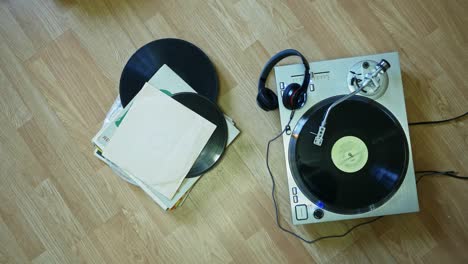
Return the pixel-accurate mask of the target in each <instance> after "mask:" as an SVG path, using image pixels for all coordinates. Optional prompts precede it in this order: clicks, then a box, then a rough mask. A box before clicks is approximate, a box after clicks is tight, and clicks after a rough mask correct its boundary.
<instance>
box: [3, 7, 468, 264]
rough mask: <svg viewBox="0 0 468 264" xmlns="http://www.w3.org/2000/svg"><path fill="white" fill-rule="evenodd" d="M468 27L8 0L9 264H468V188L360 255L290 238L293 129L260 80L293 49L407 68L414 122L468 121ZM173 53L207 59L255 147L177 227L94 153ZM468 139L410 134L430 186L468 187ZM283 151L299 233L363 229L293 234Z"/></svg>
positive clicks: (365, 16)
mask: <svg viewBox="0 0 468 264" xmlns="http://www.w3.org/2000/svg"><path fill="white" fill-rule="evenodd" d="M467 13H468V2H467V1H465V0H413V1H406V0H399V1H396V0H395V1H393V0H391V1H389V0H377V1H359V0H337V1H329V0H316V1H284V2H283V1H280V0H272V1H271V0H258V1H254V0H235V1H234V0H233V1H222V0H208V1H202V0H200V1H186V0H178V1H155V0H98V1H96V0H34V1H31V0H0V66H1V67H0V122H1V126H0V159H1V163H0V175H1V176H0V262H1V263H4V262H6V263H29V262H33V263H78V262H79V263H104V262H107V263H285V262H290V263H314V262H317V263H341V262H356V263H368V262H375V263H383V262H385V263H387V262H388V263H393V262H404V263H408V262H412V263H431V262H432V263H457V262H459V263H463V262H464V263H467V262H468V251H467V250H466V246H467V245H468V232H467V228H468V184H467V183H466V182H462V181H457V180H454V179H450V178H436V177H433V178H425V179H424V180H422V181H421V183H420V184H419V186H418V192H419V199H420V206H421V212H420V213H417V214H408V215H399V216H389V217H385V218H383V219H381V220H379V221H378V222H375V223H373V224H371V225H368V226H363V227H362V228H360V229H358V230H355V231H354V232H352V233H351V234H350V235H348V236H346V237H345V238H341V239H334V240H327V241H321V242H319V243H317V244H314V245H307V244H304V243H301V242H300V241H298V240H297V239H296V238H294V237H292V236H290V235H288V234H285V233H283V232H282V231H280V230H278V229H277V228H276V227H275V221H274V210H273V207H272V204H271V198H270V191H271V189H270V188H271V183H270V179H269V176H268V175H267V171H266V168H265V166H264V164H265V160H264V159H265V146H266V142H267V140H268V139H269V138H271V137H272V136H273V135H274V134H275V133H277V132H278V131H279V130H280V126H279V118H278V112H269V113H265V112H263V111H261V110H260V109H259V108H258V107H257V106H256V103H255V95H256V85H257V84H256V81H257V76H258V74H259V72H260V70H261V68H262V66H263V64H264V62H266V60H267V59H268V58H269V57H270V56H271V55H272V54H274V53H276V52H277V51H279V50H281V49H285V48H296V49H299V50H300V51H302V52H303V53H304V54H305V55H306V57H307V58H308V59H309V60H311V61H314V60H324V59H332V58H339V57H347V56H357V55H365V54H371V53H378V52H386V51H399V52H400V56H401V68H402V71H403V82H404V87H405V95H406V104H407V105H406V107H407V111H408V117H409V120H411V121H418V120H430V119H439V118H445V117H451V116H455V115H458V114H460V113H462V112H466V111H467V107H468V105H467V99H468V98H467V97H468V80H467V78H466V76H467V73H466V72H467V69H468V26H467V25H468V16H467V15H466V14H467ZM164 37H177V38H183V39H186V40H188V41H191V42H193V43H195V44H196V45H198V46H199V47H201V48H202V49H203V50H204V51H205V52H206V53H207V54H208V55H209V57H210V58H211V59H212V60H213V62H214V63H215V65H216V68H217V70H218V72H219V76H220V80H221V92H220V96H219V104H220V105H221V107H222V109H223V110H224V111H225V112H226V114H228V115H229V116H231V117H232V118H233V119H234V120H235V121H236V123H237V126H238V127H239V128H240V130H241V131H242V133H241V135H240V137H239V138H238V139H237V140H236V141H235V142H234V144H233V145H232V146H231V147H229V148H228V151H227V153H226V155H225V157H224V160H223V161H222V163H220V164H219V166H217V167H216V169H214V170H213V171H211V172H210V173H208V174H206V175H205V177H204V178H203V179H202V180H201V181H200V182H199V184H198V185H197V186H196V188H195V190H194V191H193V192H192V193H191V196H190V198H189V199H188V200H187V201H186V203H185V204H184V206H183V207H182V208H180V209H178V210H176V211H175V212H172V213H166V212H163V211H162V210H161V209H160V208H159V207H158V206H157V205H156V204H155V203H154V202H152V201H151V200H150V198H148V197H147V196H146V195H145V194H144V193H143V192H142V191H141V190H140V189H138V188H136V187H134V186H131V185H129V184H127V183H126V182H124V181H122V180H120V179H119V178H118V177H116V176H115V175H114V174H113V173H112V171H111V170H110V169H109V168H107V167H106V166H105V165H104V164H103V163H102V162H100V161H98V160H97V159H96V158H94V157H93V155H92V147H91V143H90V139H91V138H92V136H93V135H94V134H95V133H96V132H97V131H98V129H99V127H100V125H101V122H102V120H103V118H104V116H105V113H106V112H107V110H108V108H109V107H110V105H111V104H112V102H113V100H114V99H115V97H116V96H117V93H118V84H119V78H120V74H121V71H122V68H123V66H124V65H125V62H126V61H127V60H128V58H129V57H130V55H131V54H132V53H133V52H134V51H135V50H136V49H137V48H138V47H140V46H142V45H144V44H145V43H147V42H149V41H151V40H154V39H159V38H164ZM288 62H298V61H296V60H294V59H293V60H290V61H286V62H284V63H288ZM467 125H468V123H467V122H466V120H465V121H463V122H455V123H451V124H447V125H439V126H426V127H413V128H411V140H412V149H413V155H414V162H415V167H416V169H418V170H423V169H424V170H425V169H454V170H457V171H459V172H460V173H462V174H464V175H467V174H468V155H467V147H468V129H467ZM273 149H274V151H273V154H272V159H273V161H272V163H273V164H274V165H273V171H274V172H275V176H276V179H277V181H278V185H279V186H278V198H279V202H280V211H281V214H282V217H281V219H282V222H283V223H284V224H285V225H288V226H290V227H291V228H293V229H294V230H295V231H296V232H299V233H301V234H303V235H304V236H306V237H309V238H314V237H317V236H320V235H328V234H334V233H341V232H344V231H345V230H347V229H348V228H349V227H350V226H352V225H353V224H356V223H358V222H360V221H362V220H352V221H344V222H335V223H324V224H316V225H308V226H301V227H293V226H291V225H290V224H289V222H290V214H289V206H288V192H287V184H286V177H285V164H284V158H283V151H282V145H281V143H279V142H278V143H277V144H275V146H274V148H273Z"/></svg>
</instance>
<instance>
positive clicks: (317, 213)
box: [314, 209, 324, 219]
mask: <svg viewBox="0 0 468 264" xmlns="http://www.w3.org/2000/svg"><path fill="white" fill-rule="evenodd" d="M323 215H324V212H323V210H322V209H316V210H315V211H314V217H315V219H322V217H323Z"/></svg>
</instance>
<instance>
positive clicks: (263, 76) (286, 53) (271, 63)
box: [258, 49, 310, 91]
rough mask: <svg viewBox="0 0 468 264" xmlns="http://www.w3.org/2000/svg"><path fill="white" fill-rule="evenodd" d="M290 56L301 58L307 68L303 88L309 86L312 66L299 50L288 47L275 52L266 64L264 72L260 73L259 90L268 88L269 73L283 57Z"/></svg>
mask: <svg viewBox="0 0 468 264" xmlns="http://www.w3.org/2000/svg"><path fill="white" fill-rule="evenodd" d="M289 56H298V57H300V58H301V60H302V64H304V68H305V72H304V80H303V81H302V85H301V90H302V89H306V88H307V86H308V85H309V82H310V73H309V69H310V68H309V63H308V62H307V59H306V58H305V57H304V56H303V55H302V54H301V53H300V52H299V51H297V50H295V49H286V50H283V51H280V52H278V53H277V54H275V55H274V56H273V57H271V59H269V60H268V62H267V63H266V64H265V66H264V67H263V69H262V72H261V73H260V78H259V80H258V91H260V90H261V89H264V88H266V87H265V84H266V79H267V77H268V75H269V74H270V72H271V70H272V69H273V68H274V67H275V65H276V64H277V63H278V62H280V61H281V60H282V59H284V58H287V57H289Z"/></svg>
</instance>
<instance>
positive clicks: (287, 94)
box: [257, 49, 310, 111]
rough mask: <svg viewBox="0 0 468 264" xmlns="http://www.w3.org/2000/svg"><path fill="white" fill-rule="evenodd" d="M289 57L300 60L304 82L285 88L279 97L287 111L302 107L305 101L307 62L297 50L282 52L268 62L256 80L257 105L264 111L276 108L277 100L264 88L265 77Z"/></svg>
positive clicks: (307, 80)
mask: <svg viewBox="0 0 468 264" xmlns="http://www.w3.org/2000/svg"><path fill="white" fill-rule="evenodd" d="M290 56H299V57H300V58H301V60H302V63H303V64H304V68H305V69H304V81H302V84H301V85H300V84H298V83H291V84H289V85H288V86H286V88H285V89H284V91H283V94H282V96H281V97H282V101H283V105H284V107H286V108H287V109H289V110H296V109H299V108H301V107H302V106H304V104H305V102H306V100H307V86H308V85H309V82H310V73H309V62H308V61H307V59H306V58H305V57H304V56H303V55H302V54H301V53H300V52H299V51H297V50H294V49H287V50H283V51H280V52H279V53H277V54H276V55H274V56H273V57H272V58H271V59H270V60H268V62H267V63H266V65H265V66H264V67H263V70H262V72H261V73H260V78H259V80H258V94H257V104H258V106H260V108H262V109H263V110H265V111H271V110H275V109H277V108H278V98H277V97H276V94H275V93H274V92H273V91H272V90H270V89H268V88H267V87H266V86H265V84H266V80H267V77H268V75H269V74H270V72H271V70H272V69H273V67H275V65H276V64H277V63H278V62H279V61H281V60H282V59H284V58H286V57H290Z"/></svg>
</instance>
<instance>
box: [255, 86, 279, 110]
mask: <svg viewBox="0 0 468 264" xmlns="http://www.w3.org/2000/svg"><path fill="white" fill-rule="evenodd" d="M257 104H258V106H260V108H262V109H263V110H265V111H271V110H275V109H276V108H278V97H276V94H275V93H274V92H273V91H272V90H270V89H268V88H262V89H261V90H260V91H259V92H258V95H257Z"/></svg>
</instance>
